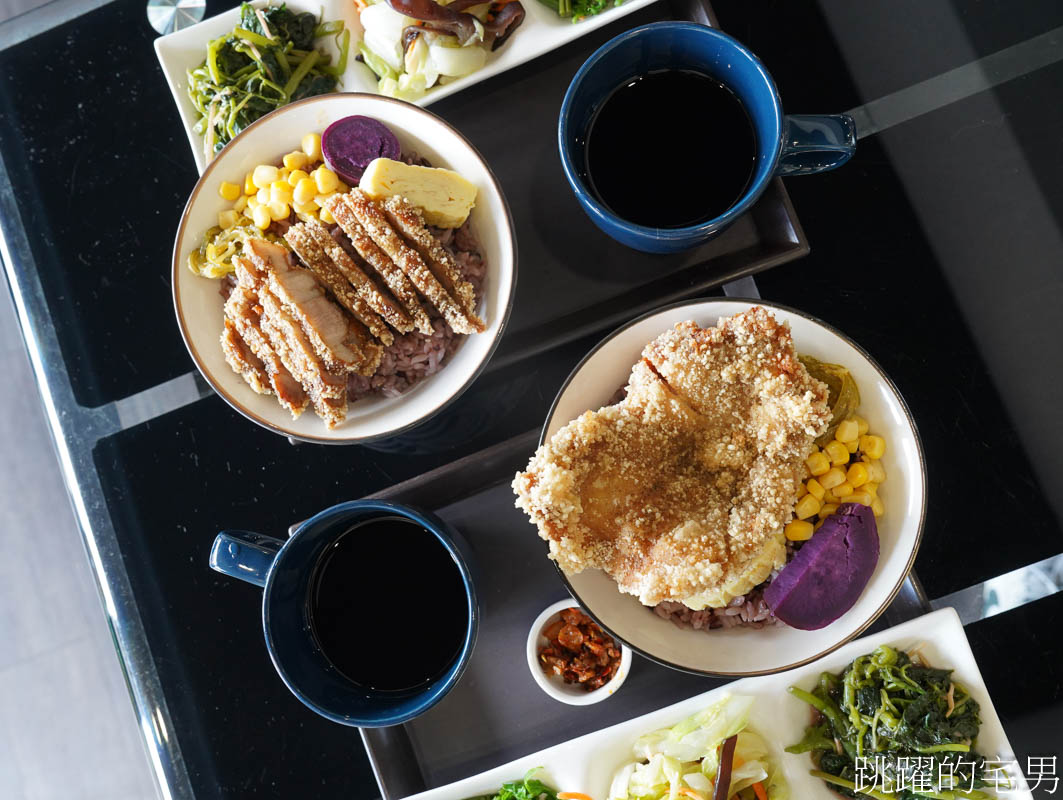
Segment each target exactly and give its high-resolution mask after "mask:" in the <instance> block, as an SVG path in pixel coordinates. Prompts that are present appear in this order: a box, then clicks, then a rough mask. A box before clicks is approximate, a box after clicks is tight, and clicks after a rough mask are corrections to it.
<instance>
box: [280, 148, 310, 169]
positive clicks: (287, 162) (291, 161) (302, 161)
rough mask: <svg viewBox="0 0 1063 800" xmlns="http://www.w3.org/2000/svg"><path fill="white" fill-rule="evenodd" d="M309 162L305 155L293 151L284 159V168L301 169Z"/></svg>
mask: <svg viewBox="0 0 1063 800" xmlns="http://www.w3.org/2000/svg"><path fill="white" fill-rule="evenodd" d="M309 160H310V159H309V158H308V157H307V154H306V153H302V152H300V151H298V150H294V151H292V152H291V153H288V155H286V156H285V157H284V166H286V167H287V168H288V169H302V168H303V167H305V166H306V163H307V162H308V161H309Z"/></svg>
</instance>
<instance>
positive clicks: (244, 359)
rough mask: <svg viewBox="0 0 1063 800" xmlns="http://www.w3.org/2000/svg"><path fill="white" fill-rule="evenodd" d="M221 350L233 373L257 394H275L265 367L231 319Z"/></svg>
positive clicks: (222, 335)
mask: <svg viewBox="0 0 1063 800" xmlns="http://www.w3.org/2000/svg"><path fill="white" fill-rule="evenodd" d="M221 349H222V353H224V354H225V361H226V363H228V365H229V366H230V367H232V368H233V372H235V373H236V374H237V375H239V376H240V377H241V378H243V379H244V380H245V381H246V382H247V385H248V386H250V387H251V389H252V390H254V392H255V393H256V394H273V389H272V387H270V385H269V375H267V374H266V367H265V365H264V364H263V363H262V361H261V359H259V357H258V356H256V355H255V354H254V353H252V352H251V350H250V348H249V347H248V346H247V343H246V342H244V340H243V339H241V338H240V334H239V333H238V332H237V330H236V323H234V322H233V321H232V320H231V319H226V320H225V327H224V328H222V332H221Z"/></svg>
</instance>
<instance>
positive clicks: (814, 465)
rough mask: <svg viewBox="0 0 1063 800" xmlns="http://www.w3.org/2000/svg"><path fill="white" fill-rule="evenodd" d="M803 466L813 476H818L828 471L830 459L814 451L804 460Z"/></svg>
mask: <svg viewBox="0 0 1063 800" xmlns="http://www.w3.org/2000/svg"><path fill="white" fill-rule="evenodd" d="M805 466H807V467H808V471H809V472H811V473H812V474H813V475H816V476H819V475H822V474H823V473H825V472H826V471H827V470H829V469H830V459H829V458H827V456H826V455H824V454H823V453H821V452H819V451H816V452H815V453H813V454H812V455H810V456H809V457H808V458H806V459H805Z"/></svg>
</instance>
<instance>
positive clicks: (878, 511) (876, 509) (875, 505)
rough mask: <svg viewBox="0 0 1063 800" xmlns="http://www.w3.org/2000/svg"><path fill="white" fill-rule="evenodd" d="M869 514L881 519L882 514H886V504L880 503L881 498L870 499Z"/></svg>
mask: <svg viewBox="0 0 1063 800" xmlns="http://www.w3.org/2000/svg"><path fill="white" fill-rule="evenodd" d="M871 512H872V513H873V514H874V515H875V516H876V517H881V516H882V515H883V514H885V513H886V504H885V503H883V502H882V498H881V497H872V498H871Z"/></svg>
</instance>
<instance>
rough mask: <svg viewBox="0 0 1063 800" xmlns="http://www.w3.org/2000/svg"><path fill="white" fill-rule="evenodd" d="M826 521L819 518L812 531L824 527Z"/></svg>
mask: <svg viewBox="0 0 1063 800" xmlns="http://www.w3.org/2000/svg"><path fill="white" fill-rule="evenodd" d="M824 522H826V520H822V519H821V520H819V521H818V522H817V523H816V524H815V525H813V526H812V531H813V532H815V531H818V530H819V529H820V528H822V527H823V523H824Z"/></svg>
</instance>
